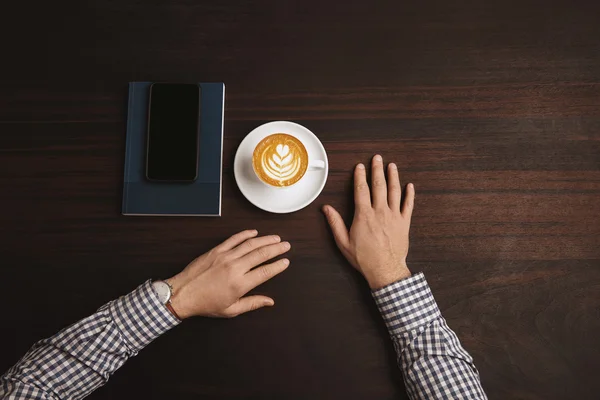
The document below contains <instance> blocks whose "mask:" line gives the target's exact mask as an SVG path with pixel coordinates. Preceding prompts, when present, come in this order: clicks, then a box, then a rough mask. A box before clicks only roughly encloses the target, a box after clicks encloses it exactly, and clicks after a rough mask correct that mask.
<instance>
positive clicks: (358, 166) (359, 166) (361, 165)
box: [356, 163, 365, 169]
mask: <svg viewBox="0 0 600 400" xmlns="http://www.w3.org/2000/svg"><path fill="white" fill-rule="evenodd" d="M356 168H358V169H365V166H364V165H363V164H362V163H360V164H358V165H357V166H356Z"/></svg>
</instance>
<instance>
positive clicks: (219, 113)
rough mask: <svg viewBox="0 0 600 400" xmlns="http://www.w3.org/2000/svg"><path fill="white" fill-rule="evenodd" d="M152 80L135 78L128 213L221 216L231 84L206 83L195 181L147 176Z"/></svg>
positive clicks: (132, 84)
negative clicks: (226, 111)
mask: <svg viewBox="0 0 600 400" xmlns="http://www.w3.org/2000/svg"><path fill="white" fill-rule="evenodd" d="M151 85H152V82H130V83H129V104H128V110H127V139H126V145H125V174H124V183H123V209H122V213H123V215H196V216H220V215H221V174H222V158H223V111H224V105H225V85H224V84H223V83H199V84H198V85H199V86H200V88H201V91H200V93H201V94H200V96H201V103H200V104H201V111H200V112H201V116H200V140H199V141H198V145H199V159H198V178H197V179H196V181H194V182H193V183H164V182H163V183H160V182H151V181H149V180H147V179H146V165H145V164H146V135H147V125H148V101H149V97H150V86H151Z"/></svg>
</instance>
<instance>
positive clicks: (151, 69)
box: [0, 0, 600, 399]
mask: <svg viewBox="0 0 600 400" xmlns="http://www.w3.org/2000/svg"><path fill="white" fill-rule="evenodd" d="M10 3H11V4H6V5H3V11H2V15H1V17H0V19H1V20H2V21H1V22H2V23H1V24H0V34H1V36H0V37H2V39H1V40H2V46H1V48H2V55H1V59H0V89H1V90H0V193H1V195H0V201H1V206H2V212H1V213H0V237H1V238H2V246H1V253H0V255H1V258H0V265H1V267H0V268H1V285H0V287H1V290H0V303H2V304H3V305H4V307H3V312H2V329H1V332H2V333H1V335H2V338H3V341H2V351H1V352H0V369H1V370H2V371H4V370H6V369H7V368H8V367H9V366H10V365H12V364H13V363H15V362H16V361H17V360H18V359H19V357H20V356H21V355H22V354H23V353H24V352H25V351H26V350H27V349H28V348H29V346H30V345H31V344H32V343H33V342H34V341H36V340H38V339H40V338H43V337H46V336H49V335H51V334H53V333H54V332H56V331H57V330H59V329H60V328H62V327H64V326H66V325H67V324H69V323H71V322H74V321H76V320H77V319H79V318H82V317H84V316H86V315H88V314H90V313H92V312H93V311H94V310H95V309H96V308H97V307H99V306H100V305H102V304H103V303H105V302H107V301H109V300H111V299H113V298H115V297H117V296H119V295H121V294H124V293H126V292H128V291H130V290H132V289H133V288H135V287H136V286H137V285H138V284H139V283H141V282H143V281H145V280H146V279H149V278H162V277H167V276H169V275H171V274H174V273H175V272H177V271H178V270H180V269H181V268H183V267H184V266H185V265H186V263H187V262H188V261H190V260H191V259H192V258H193V257H195V256H196V255H198V254H201V253H203V252H204V251H206V250H208V249H210V248H211V247H213V246H214V245H216V244H217V243H219V242H220V241H221V240H223V239H224V238H226V237H227V236H229V235H230V234H232V233H234V232H236V231H239V230H241V229H244V228H257V229H259V230H260V231H261V232H262V233H278V234H280V235H282V236H283V237H284V238H285V239H288V240H290V241H291V242H292V244H293V250H292V252H291V259H292V265H291V267H290V269H289V270H288V271H286V272H285V273H284V274H283V275H282V276H280V277H277V278H276V279H274V280H273V281H272V282H269V283H268V284H266V285H264V286H263V287H261V288H260V292H263V293H267V294H269V295H272V296H273V297H274V298H275V299H276V301H277V305H276V307H274V308H273V309H270V310H264V311H260V312H256V313H253V314H251V315H245V316H242V317H240V318H236V319H234V320H228V321H221V320H209V319H195V320H190V321H189V322H186V323H184V324H183V325H182V326H180V327H178V328H177V329H175V330H173V331H171V332H169V333H168V334H166V335H165V337H163V338H161V339H159V340H157V341H156V342H155V343H153V344H152V345H151V346H149V347H148V348H147V349H146V350H144V351H143V352H142V353H140V355H139V356H138V357H136V358H134V359H132V360H131V361H130V362H129V363H128V364H127V365H126V366H125V367H123V368H122V369H121V370H120V371H119V372H118V373H117V374H116V375H115V376H114V377H113V378H112V379H111V382H110V383H109V384H108V385H107V386H105V387H104V388H102V389H100V390H98V391H97V392H96V393H95V394H94V395H92V396H91V398H93V399H141V398H169V399H254V398H256V399H392V398H405V394H404V388H403V384H402V378H401V375H400V372H399V370H398V369H397V367H396V365H395V360H394V355H393V349H392V347H391V344H390V342H389V340H388V338H387V335H386V331H385V328H384V326H383V324H382V322H381V320H380V318H379V316H378V314H377V311H376V309H375V307H374V304H373V302H372V301H371V299H370V295H369V291H368V288H367V287H366V285H365V284H364V282H363V281H362V279H361V278H360V277H359V276H358V275H357V274H356V273H354V272H353V271H352V270H351V268H350V267H349V266H348V265H347V264H346V262H345V261H344V260H343V258H342V257H341V256H340V254H338V252H337V250H336V248H335V246H334V243H333V241H332V240H331V238H330V234H329V231H328V228H327V227H326V225H325V221H324V219H323V217H322V215H321V214H320V212H319V207H320V206H321V205H322V204H324V203H331V204H333V205H335V206H337V207H339V208H340V209H341V210H343V212H344V215H346V216H348V217H350V216H351V214H352V208H351V201H350V196H351V190H350V188H351V170H352V167H353V166H354V165H355V163H357V162H359V161H362V162H367V161H368V160H369V158H370V157H371V156H372V155H373V154H374V153H376V152H381V154H383V156H384V159H385V160H387V161H392V160H393V161H395V162H397V163H398V164H399V166H400V168H401V170H402V172H403V180H404V182H405V183H406V182H408V181H411V182H414V183H415V185H416V188H417V205H416V211H415V216H414V220H413V228H412V237H411V252H410V256H409V262H410V267H411V268H412V270H413V271H424V272H425V273H426V275H427V277H428V279H429V282H430V285H431V287H432V290H433V292H434V294H435V296H436V298H437V300H438V302H439V305H440V308H441V309H442V312H443V314H444V316H445V317H446V319H447V320H448V323H449V325H450V326H451V327H452V328H453V329H454V330H455V331H456V332H457V333H458V335H459V336H460V338H461V340H462V342H463V344H464V346H465V347H466V348H467V349H468V350H469V352H470V353H471V354H472V355H473V357H474V358H475V362H476V364H477V366H478V367H479V370H480V372H481V376H482V380H483V385H484V387H485V389H486V390H487V392H488V394H489V397H490V398H491V399H567V398H576V399H596V398H598V392H599V391H600V380H598V379H597V371H598V370H600V339H599V336H598V332H599V331H600V263H599V260H600V224H599V222H598V215H599V214H600V201H599V197H598V196H599V195H600V52H599V51H598V48H599V47H598V46H599V44H598V40H599V38H600V24H599V23H598V15H599V12H600V3H598V2H597V1H575V0H571V1H533V0H520V1H489V0H488V1H467V0H459V1H442V0H424V1H416V0H413V1H409V2H402V1H387V2H363V1H347V2H341V1H340V2H334V1H322V0H321V1H306V0H304V1H262V2H255V3H254V4H253V2H249V1H241V0H236V1H221V2H219V1H192V0H172V1H152V0H151V1H139V0H119V1H116V0H105V1H100V0H95V1H75V0H72V1H66V2H47V1H36V2H35V4H32V3H31V2H16V1H13V2H10ZM367 3H368V4H367ZM133 80H163V81H191V82H196V81H223V82H225V83H226V86H227V100H226V114H225V119H226V122H225V149H224V190H223V192H224V202H223V217H221V218H192V217H190V218H149V217H147V218H145V217H139V218H138V217H123V216H121V215H120V203H121V190H122V176H123V157H124V140H125V112H126V89H127V82H128V81H133ZM270 120H292V121H296V122H299V123H301V124H304V125H306V126H307V127H308V128H310V129H311V130H313V131H314V132H315V133H316V134H317V135H318V136H319V137H320V139H321V140H322V141H323V143H324V145H325V148H326V149H327V151H328V154H329V160H330V164H331V171H330V175H329V180H328V182H327V186H326V187H325V190H324V191H323V193H322V195H321V196H320V197H319V198H318V199H317V200H316V201H315V202H314V203H313V204H312V205H310V206H309V207H307V208H306V209H304V210H302V211H300V212H297V213H294V214H291V215H285V216H279V215H271V214H268V213H265V212H262V211H260V210H258V209H256V208H255V207H253V206H252V205H251V204H250V203H249V202H248V201H246V200H245V199H244V197H243V196H242V195H241V194H240V192H239V191H238V189H237V188H236V186H235V182H234V179H233V172H232V162H233V156H234V154H235V150H236V147H237V145H238V144H239V143H240V141H241V140H242V138H243V137H244V135H246V134H247V133H248V132H249V131H250V130H251V129H253V128H254V127H256V126H257V125H259V124H261V123H263V122H266V121H270Z"/></svg>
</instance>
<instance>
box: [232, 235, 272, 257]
mask: <svg viewBox="0 0 600 400" xmlns="http://www.w3.org/2000/svg"><path fill="white" fill-rule="evenodd" d="M279 242H281V238H280V237H279V236H277V235H269V236H261V237H257V238H253V239H248V240H246V241H245V242H244V243H242V244H240V245H239V246H237V247H236V248H234V249H233V250H232V251H231V255H232V256H233V258H240V257H243V256H245V255H246V254H248V253H250V252H252V251H254V250H256V249H258V248H260V247H263V246H267V245H270V244H273V243H279Z"/></svg>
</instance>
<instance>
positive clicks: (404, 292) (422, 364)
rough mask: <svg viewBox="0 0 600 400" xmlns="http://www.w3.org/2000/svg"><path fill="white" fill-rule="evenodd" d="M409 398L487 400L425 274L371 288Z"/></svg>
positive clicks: (472, 366)
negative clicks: (394, 351)
mask: <svg viewBox="0 0 600 400" xmlns="http://www.w3.org/2000/svg"><path fill="white" fill-rule="evenodd" d="M373 298H374V299H375V302H376V303H377V307H378V308H379V311H380V312H381V315H382V316H383V319H384V321H385V324H386V326H387V328H388V331H389V333H390V336H391V337H392V340H393V342H394V347H395V349H396V353H397V355H398V365H399V367H400V369H401V370H402V375H403V376H404V383H405V385H406V391H407V393H408V395H409V397H410V398H411V399H413V400H415V399H487V397H486V395H485V393H484V391H483V388H482V387H481V382H480V380H479V373H478V372H477V369H476V368H475V365H474V364H473V358H471V356H470V355H469V354H468V353H467V352H466V351H465V349H464V348H463V347H462V346H461V344H460V342H459V340H458V337H457V336H456V334H455V333H454V332H453V331H452V330H451V329H450V328H449V327H448V325H447V324H446V320H444V318H443V317H442V314H441V313H440V310H439V309H438V306H437V304H436V302H435V299H434V298H433V295H432V294H431V290H430V289H429V286H428V285H427V281H426V280H425V276H424V275H423V274H422V273H419V274H416V275H413V276H411V277H410V278H407V279H403V280H401V281H398V282H395V283H392V284H390V285H388V286H385V287H383V288H381V289H378V290H374V291H373Z"/></svg>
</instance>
